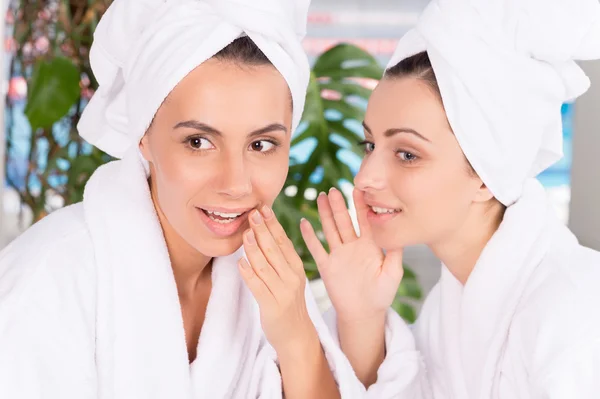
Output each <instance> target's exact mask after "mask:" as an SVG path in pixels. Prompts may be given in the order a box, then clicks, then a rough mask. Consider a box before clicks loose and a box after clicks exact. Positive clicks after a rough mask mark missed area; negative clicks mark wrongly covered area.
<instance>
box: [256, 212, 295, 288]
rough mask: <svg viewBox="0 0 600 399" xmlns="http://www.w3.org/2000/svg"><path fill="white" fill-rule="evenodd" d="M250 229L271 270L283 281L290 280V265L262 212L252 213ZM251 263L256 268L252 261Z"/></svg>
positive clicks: (273, 217)
mask: <svg viewBox="0 0 600 399" xmlns="http://www.w3.org/2000/svg"><path fill="white" fill-rule="evenodd" d="M269 216H270V219H275V216H274V215H269ZM250 227H251V229H252V231H253V232H254V236H255V237H256V242H257V244H258V245H257V247H256V249H257V250H258V251H260V252H261V257H262V258H264V259H265V260H266V262H267V263H268V264H269V265H270V268H272V269H274V270H275V272H276V273H277V275H278V276H279V277H280V278H281V279H282V280H288V279H289V274H290V273H291V269H290V265H289V264H288V261H287V260H286V258H285V257H284V256H283V253H282V251H281V249H280V248H279V245H278V244H277V242H275V239H274V238H273V235H272V234H271V231H270V230H269V228H268V227H267V224H266V222H265V219H264V217H263V216H262V215H261V213H260V212H258V211H256V210H255V211H252V212H250ZM284 236H285V233H284ZM286 238H287V237H286ZM257 258H258V257H257ZM249 259H250V258H249ZM250 263H251V264H252V266H254V263H253V261H252V259H250Z"/></svg>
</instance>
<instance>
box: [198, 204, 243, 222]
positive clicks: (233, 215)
mask: <svg viewBox="0 0 600 399" xmlns="http://www.w3.org/2000/svg"><path fill="white" fill-rule="evenodd" d="M200 210H202V212H204V214H205V215H206V216H208V218H209V219H210V220H212V221H213V222H217V223H220V224H229V223H233V222H235V221H236V220H238V219H239V218H241V217H243V216H244V215H245V214H246V213H248V212H247V211H246V212H217V211H209V210H207V209H202V208H200Z"/></svg>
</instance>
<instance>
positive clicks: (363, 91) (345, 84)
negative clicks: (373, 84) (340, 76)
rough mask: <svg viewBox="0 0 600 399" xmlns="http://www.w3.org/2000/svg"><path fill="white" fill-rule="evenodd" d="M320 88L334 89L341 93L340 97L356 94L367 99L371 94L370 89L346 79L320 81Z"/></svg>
mask: <svg viewBox="0 0 600 399" xmlns="http://www.w3.org/2000/svg"><path fill="white" fill-rule="evenodd" d="M321 89H326V90H332V91H335V92H337V93H339V94H340V95H342V97H348V96H358V97H362V98H364V99H366V100H368V99H369V97H370V96H371V89H368V88H366V87H363V86H361V85H359V84H358V83H355V82H352V81H347V80H334V81H330V82H324V83H321Z"/></svg>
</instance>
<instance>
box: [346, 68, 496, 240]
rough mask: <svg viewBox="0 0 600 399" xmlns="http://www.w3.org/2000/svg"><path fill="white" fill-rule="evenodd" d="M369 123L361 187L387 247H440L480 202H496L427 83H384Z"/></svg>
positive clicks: (375, 95) (359, 177) (358, 182)
mask: <svg viewBox="0 0 600 399" xmlns="http://www.w3.org/2000/svg"><path fill="white" fill-rule="evenodd" d="M364 126H365V158H364V160H363V162H362V165H361V168H360V171H359V173H358V175H357V176H356V179H355V183H356V187H357V188H358V189H360V190H361V191H363V192H364V197H365V200H366V203H367V204H368V205H369V207H370V209H369V215H368V216H369V221H370V224H371V227H372V231H373V234H374V238H375V240H376V241H377V243H378V245H379V246H381V247H382V248H384V249H397V248H402V247H404V246H407V245H415V244H427V245H435V244H436V243H440V242H442V241H443V240H445V239H447V238H450V237H451V236H452V234H453V233H455V232H457V231H458V230H459V229H460V228H461V227H462V226H463V225H464V223H465V221H466V220H467V218H468V215H469V213H470V211H471V208H472V205H473V204H474V203H476V202H483V201H487V200H489V199H490V198H491V194H490V193H489V190H487V189H485V186H483V185H482V182H481V180H480V179H479V178H478V177H477V176H476V175H475V174H474V173H470V172H469V166H468V163H467V161H466V159H465V157H464V154H463V152H462V150H461V148H460V146H459V144H458V142H457V140H456V138H455V136H454V134H453V132H452V130H451V128H450V125H449V124H448V121H447V119H446V114H445V111H444V108H443V105H442V103H441V101H440V99H439V98H438V96H437V95H436V93H434V91H433V90H432V89H431V88H430V87H429V86H427V84H426V83H425V82H423V81H421V80H419V79H416V78H399V79H384V80H382V81H381V82H380V84H379V85H378V86H377V88H376V89H375V90H374V92H373V94H372V95H371V98H370V100H369V105H368V108H367V112H366V115H365V121H364Z"/></svg>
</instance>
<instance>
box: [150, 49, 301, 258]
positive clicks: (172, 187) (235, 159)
mask: <svg viewBox="0 0 600 399" xmlns="http://www.w3.org/2000/svg"><path fill="white" fill-rule="evenodd" d="M291 124H292V107H291V95H290V91H289V88H288V86H287V83H286V81H285V80H284V78H283V77H282V76H281V74H280V73H279V72H278V71H277V70H276V69H275V68H274V67H273V66H271V65H265V66H246V65H237V64H234V63H231V62H228V61H220V60H216V59H211V60H209V61H207V62H204V63H203V64H201V65H200V66H198V67H197V68H196V69H195V70H193V71H192V72H191V73H190V74H189V75H188V76H187V77H186V78H184V79H183V80H182V81H181V82H180V83H179V84H178V85H177V87H175V89H174V90H173V91H172V92H171V94H170V95H169V97H168V98H167V99H166V101H165V102H164V104H163V105H162V106H161V108H160V109H159V110H158V112H157V114H156V116H155V118H154V121H153V123H152V126H151V128H150V129H149V130H148V132H147V134H146V135H145V136H144V138H143V139H142V141H141V143H140V149H141V151H142V154H143V155H144V158H146V160H147V161H148V162H149V163H150V168H151V181H152V188H153V196H154V197H155V204H156V207H157V211H158V213H159V215H161V213H162V216H163V217H162V218H161V220H162V223H163V230H165V234H166V235H167V231H169V230H171V231H173V232H175V233H176V234H177V235H178V236H179V237H180V238H182V239H183V240H184V241H185V242H187V244H189V245H190V246H191V247H193V248H194V249H196V250H197V251H198V252H200V253H201V254H203V255H206V256H209V257H216V256H224V255H229V254H231V253H233V252H235V251H236V250H237V249H238V248H239V247H240V246H241V244H242V233H243V232H244V230H245V229H247V228H248V222H247V218H248V213H249V211H250V210H252V209H255V208H259V207H260V206H261V205H263V204H266V205H269V206H270V205H272V204H273V202H274V200H275V198H276V197H277V195H278V194H279V192H280V191H281V189H282V188H283V185H284V182H285V179H286V176H287V171H288V155H289V148H290V134H291V132H290V128H291ZM165 219H166V222H167V224H168V226H165Z"/></svg>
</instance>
